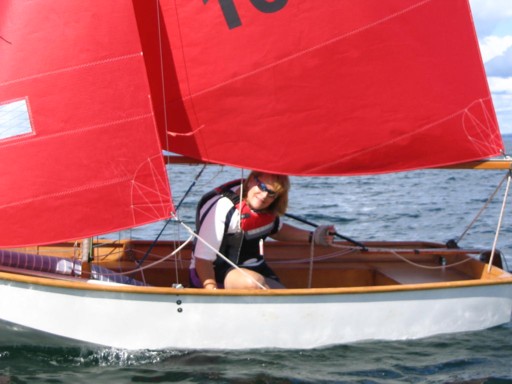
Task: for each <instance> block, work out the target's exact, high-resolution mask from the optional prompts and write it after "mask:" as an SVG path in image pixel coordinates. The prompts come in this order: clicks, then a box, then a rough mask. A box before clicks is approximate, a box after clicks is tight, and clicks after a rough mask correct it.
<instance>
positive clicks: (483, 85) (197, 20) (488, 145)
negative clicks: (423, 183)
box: [142, 0, 503, 175]
mask: <svg viewBox="0 0 512 384" xmlns="http://www.w3.org/2000/svg"><path fill="white" fill-rule="evenodd" d="M161 3H162V12H163V14H164V20H163V22H162V24H163V28H165V31H166V35H167V38H168V39H169V42H168V43H169V46H170V47H171V49H170V50H169V51H168V52H167V53H166V56H165V59H166V60H167V62H166V68H169V73H168V77H167V78H166V80H167V88H166V91H167V92H166V98H167V108H166V111H167V121H168V123H167V126H166V130H167V135H168V138H167V140H168V141H169V143H170V149H171V150H172V151H174V152H178V153H182V154H185V155H187V156H191V157H194V158H198V159H203V160H205V161H210V162H214V163H222V164H228V165H234V166H239V167H244V168H249V169H258V170H263V171H270V172H279V173H285V174H293V175H361V174H374V173H384V172H394V171H403V170H412V169H418V168H426V167H433V166H442V165H448V164H454V163H460V162H465V161H470V160H475V159H481V158H484V157H489V156H494V155H497V154H499V153H500V151H501V150H502V149H503V144H502V140H501V136H500V134H499V130H498V125H497V120H496V116H495V112H494V109H493V106H492V101H491V95H490V92H489V89H488V84H487V80H486V76H485V71H484V68H483V64H482V60H481V56H480V52H479V47H478V41H477V38H476V34H475V30H474V26H473V22H472V17H471V12H470V8H469V4H468V2H467V1H466V0H450V1H446V0H386V1H381V0H357V1H345V0H322V1H298V0H274V1H264V0H260V1H257V0H252V1H235V0H226V1H212V0H210V1H190V0H176V1H173V2H163V1H162V2H161ZM164 4H165V5H164ZM142 32H144V31H142ZM146 50H148V51H151V50H154V51H156V50H157V48H156V46H151V44H147V45H146ZM155 56H156V52H155ZM153 73H155V76H156V73H157V71H156V70H154V71H153ZM152 77H153V76H150V78H152ZM151 80H152V81H151V83H152V85H153V87H154V88H157V86H155V83H158V82H159V81H160V79H159V78H156V77H155V78H152V79H151ZM174 84H177V86H170V85H174ZM177 89H179V93H177V91H176V90H177ZM157 112H161V111H157ZM162 114H163V113H159V114H158V115H157V116H158V118H159V120H160V121H163V118H162ZM161 126H162V127H163V126H164V125H163V124H161Z"/></svg>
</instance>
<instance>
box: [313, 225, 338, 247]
mask: <svg viewBox="0 0 512 384" xmlns="http://www.w3.org/2000/svg"><path fill="white" fill-rule="evenodd" d="M334 232H335V230H334V225H319V226H318V227H316V229H315V231H314V232H313V241H314V242H315V244H317V245H323V246H325V247H327V246H329V245H331V244H332V241H333V233H334Z"/></svg>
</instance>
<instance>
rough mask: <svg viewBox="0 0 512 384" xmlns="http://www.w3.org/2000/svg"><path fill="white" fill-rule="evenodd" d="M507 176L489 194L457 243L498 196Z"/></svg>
mask: <svg viewBox="0 0 512 384" xmlns="http://www.w3.org/2000/svg"><path fill="white" fill-rule="evenodd" d="M506 178H507V176H506V175H505V177H503V179H501V181H500V182H499V184H498V186H497V187H496V189H495V190H494V192H493V193H492V194H491V196H489V198H488V199H487V201H486V202H485V204H484V205H483V207H482V208H481V209H480V211H478V213H477V214H476V216H475V218H474V219H473V220H472V221H471V223H469V225H468V226H467V227H466V229H465V230H464V232H462V234H461V235H460V236H459V238H458V239H457V243H459V242H460V241H461V240H462V238H463V237H464V236H466V234H467V233H468V231H469V230H470V229H471V227H473V225H474V224H475V223H476V221H477V220H478V218H479V217H480V216H481V215H482V213H483V212H484V211H485V210H486V209H487V207H488V206H489V204H490V203H491V202H492V200H493V199H494V197H495V196H496V194H497V193H498V191H499V190H500V189H501V186H502V185H503V183H504V181H505V179H506Z"/></svg>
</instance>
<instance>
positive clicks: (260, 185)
mask: <svg viewBox="0 0 512 384" xmlns="http://www.w3.org/2000/svg"><path fill="white" fill-rule="evenodd" d="M254 180H256V185H257V186H258V188H259V190H260V191H261V192H267V196H268V197H276V196H277V192H276V191H273V190H271V189H269V188H268V187H267V186H266V185H265V183H263V182H262V181H261V180H260V179H258V177H257V176H254Z"/></svg>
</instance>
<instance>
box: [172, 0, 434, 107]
mask: <svg viewBox="0 0 512 384" xmlns="http://www.w3.org/2000/svg"><path fill="white" fill-rule="evenodd" d="M432 1H433V0H423V1H420V2H419V3H417V4H414V5H411V6H410V7H407V8H405V9H402V10H401V11H399V12H395V13H393V14H391V15H389V16H386V17H384V18H382V19H380V20H377V21H375V22H373V23H370V24H368V25H365V26H363V27H360V28H356V29H354V30H353V31H350V32H347V33H344V34H343V35H341V36H337V37H335V38H333V39H330V40H327V41H325V42H323V43H320V44H317V45H315V46H313V47H310V48H308V49H305V50H303V51H300V52H297V53H295V54H293V55H291V56H288V57H286V58H284V59H281V60H277V61H275V62H273V63H271V64H267V65H265V66H263V67H261V68H258V69H256V70H254V71H251V72H248V73H245V74H242V75H240V76H236V77H233V78H231V79H230V80H227V81H224V82H222V83H220V84H217V85H214V86H212V87H209V88H206V89H204V90H202V91H198V92H196V93H194V94H193V93H190V95H189V96H186V97H183V98H182V100H189V99H191V98H193V97H196V96H200V95H202V94H205V93H208V92H211V91H214V90H216V89H218V88H221V87H223V86H225V85H227V84H230V83H234V82H236V81H239V80H242V79H245V78H247V77H251V76H253V75H254V74H257V73H260V72H264V71H266V70H268V69H271V68H274V67H277V66H278V65H280V64H283V63H286V62H288V61H291V60H294V59H297V58H298V57H301V56H303V55H306V54H308V53H310V52H313V51H316V50H318V49H321V48H323V47H325V46H328V45H330V44H333V43H335V42H337V41H340V40H343V39H345V38H347V37H349V36H352V35H355V34H358V33H361V32H364V31H366V30H368V29H370V28H373V27H375V26H377V25H379V24H383V23H385V22H387V21H389V20H391V19H394V18H396V17H400V16H402V15H403V14H405V13H408V12H411V11H413V10H415V9H416V8H419V7H421V6H423V5H425V4H427V3H430V2H432Z"/></svg>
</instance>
